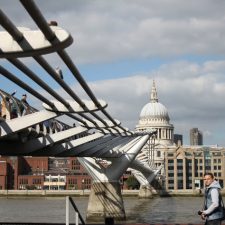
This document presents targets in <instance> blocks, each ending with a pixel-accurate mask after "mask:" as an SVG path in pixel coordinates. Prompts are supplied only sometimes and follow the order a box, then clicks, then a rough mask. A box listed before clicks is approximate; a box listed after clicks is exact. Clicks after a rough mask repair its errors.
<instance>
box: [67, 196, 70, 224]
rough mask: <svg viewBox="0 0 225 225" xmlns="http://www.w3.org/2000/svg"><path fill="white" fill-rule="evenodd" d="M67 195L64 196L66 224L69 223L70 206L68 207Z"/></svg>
mask: <svg viewBox="0 0 225 225" xmlns="http://www.w3.org/2000/svg"><path fill="white" fill-rule="evenodd" d="M69 203H70V201H69V196H66V225H69V223H70V221H69V220H70V208H69Z"/></svg>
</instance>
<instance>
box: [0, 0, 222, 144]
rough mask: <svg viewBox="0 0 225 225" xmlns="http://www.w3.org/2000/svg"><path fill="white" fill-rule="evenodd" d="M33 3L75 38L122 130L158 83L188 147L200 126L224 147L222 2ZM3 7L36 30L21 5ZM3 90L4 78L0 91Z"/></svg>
mask: <svg viewBox="0 0 225 225" xmlns="http://www.w3.org/2000/svg"><path fill="white" fill-rule="evenodd" d="M35 2H36V4H37V6H38V7H39V8H40V10H41V11H42V13H43V14H44V16H45V18H46V19H47V20H48V21H50V20H55V21H57V22H58V25H59V26H61V27H63V28H65V29H66V30H68V31H69V32H70V33H71V35H72V36H73V39H74V42H73V44H72V45H71V46H70V47H69V48H68V50H67V52H68V53H69V55H70V56H71V57H72V59H73V61H74V63H75V64H76V66H77V68H78V69H79V71H80V72H81V74H82V75H83V77H84V78H85V80H86V81H87V82H88V84H89V85H90V86H91V88H92V89H93V91H94V93H95V94H96V96H97V97H98V98H101V99H104V100H105V101H107V102H108V104H109V107H108V111H109V112H110V114H111V115H112V116H113V117H114V118H117V119H119V120H120V121H121V122H122V124H123V125H124V126H126V127H129V128H130V129H131V130H133V129H134V127H135V125H136V124H137V123H138V120H139V114H140V112H141V109H142V107H143V106H144V105H145V104H147V103H148V102H149V96H150V90H151V86H152V80H153V79H154V80H155V82H156V87H157V91H158V97H159V101H160V102H161V103H162V104H164V105H165V106H166V107H167V109H168V112H169V115H170V122H171V123H172V124H173V125H174V127H175V133H179V134H183V136H184V144H189V130H190V128H192V127H198V128H199V129H200V130H201V131H202V132H203V135H204V138H203V139H204V144H206V145H214V144H218V145H220V146H225V136H224V134H225V126H224V125H225V101H224V98H225V76H224V73H225V42H224V38H225V26H224V24H225V14H224V9H225V1H224V0H217V1H215V0H198V1H196V0H189V1H186V0H123V1H122V0H121V1H120V0H115V1H103V0H95V1H93V0H63V1H60V0H48V1H43V0H36V1H35ZM0 8H1V9H3V11H4V12H5V13H7V15H8V16H9V17H10V18H11V19H12V20H13V21H14V22H15V24H16V25H17V26H24V27H30V28H35V25H34V24H33V23H32V21H31V20H30V19H29V16H28V15H27V14H26V13H25V11H24V10H23V7H22V6H21V5H20V4H19V1H18V2H17V1H12V0H1V1H0ZM49 60H50V61H52V62H53V63H55V64H56V65H57V59H56V58H50V59H49ZM3 63H4V62H3ZM59 66H60V65H59ZM62 69H63V70H64V68H62ZM64 75H65V76H66V75H67V71H66V69H65V70H64ZM65 79H67V77H66V78H65ZM68 82H71V81H70V80H69V78H68ZM5 85H7V81H5V80H4V78H2V77H0V88H3V89H4V88H5V87H6V86H5ZM71 85H74V87H76V84H75V83H71ZM3 86H4V87H3ZM10 88H11V89H14V88H16V87H12V86H8V89H10Z"/></svg>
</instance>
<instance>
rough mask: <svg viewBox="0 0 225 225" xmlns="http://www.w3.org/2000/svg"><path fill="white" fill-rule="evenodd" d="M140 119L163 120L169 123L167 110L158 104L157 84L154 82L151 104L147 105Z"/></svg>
mask: <svg viewBox="0 0 225 225" xmlns="http://www.w3.org/2000/svg"><path fill="white" fill-rule="evenodd" d="M140 119H150V120H152V119H153V120H154V119H157V120H158V119H162V120H167V121H169V114H168V110H167V108H166V107H165V106H164V105H163V104H161V103H160V102H158V97H157V91H156V87H155V82H154V81H153V85H152V91H151V97H150V102H149V103H147V104H146V105H145V106H144V107H143V108H142V110H141V113H140Z"/></svg>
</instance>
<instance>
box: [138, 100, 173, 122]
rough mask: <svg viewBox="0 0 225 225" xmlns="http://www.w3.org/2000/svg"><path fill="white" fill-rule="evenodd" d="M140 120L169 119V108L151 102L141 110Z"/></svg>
mask: <svg viewBox="0 0 225 225" xmlns="http://www.w3.org/2000/svg"><path fill="white" fill-rule="evenodd" d="M140 118H149V119H150V118H152V119H154V118H157V119H160V118H161V119H167V120H168V119H169V115H168V110H167V108H166V107H165V106H164V105H163V104H161V103H159V102H149V103H147V104H146V105H145V106H144V107H143V108H142V110H141V113H140Z"/></svg>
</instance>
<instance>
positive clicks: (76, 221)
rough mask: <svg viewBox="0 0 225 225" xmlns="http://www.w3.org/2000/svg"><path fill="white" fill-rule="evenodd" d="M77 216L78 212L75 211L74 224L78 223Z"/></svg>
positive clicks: (77, 224)
mask: <svg viewBox="0 0 225 225" xmlns="http://www.w3.org/2000/svg"><path fill="white" fill-rule="evenodd" d="M78 218H79V216H78V212H75V224H76V225H79V221H78Z"/></svg>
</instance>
